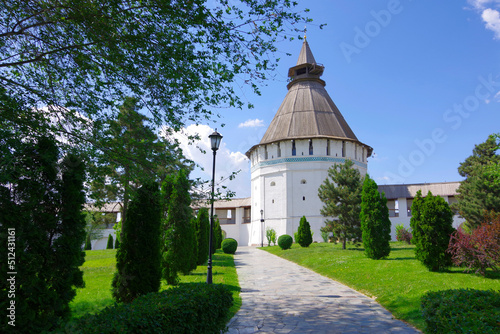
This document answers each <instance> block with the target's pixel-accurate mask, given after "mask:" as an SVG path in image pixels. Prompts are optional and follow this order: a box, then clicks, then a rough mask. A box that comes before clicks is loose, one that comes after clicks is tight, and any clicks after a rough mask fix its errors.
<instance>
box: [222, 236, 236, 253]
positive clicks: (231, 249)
mask: <svg viewBox="0 0 500 334" xmlns="http://www.w3.org/2000/svg"><path fill="white" fill-rule="evenodd" d="M236 248H238V241H236V240H234V239H233V238H227V239H224V240H223V241H222V251H223V252H224V253H226V254H234V253H236Z"/></svg>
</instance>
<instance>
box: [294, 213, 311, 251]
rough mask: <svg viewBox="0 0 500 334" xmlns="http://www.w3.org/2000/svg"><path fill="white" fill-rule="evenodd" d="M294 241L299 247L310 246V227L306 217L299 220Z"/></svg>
mask: <svg viewBox="0 0 500 334" xmlns="http://www.w3.org/2000/svg"><path fill="white" fill-rule="evenodd" d="M296 241H297V242H298V243H299V245H300V246H301V247H309V245H310V244H312V234H311V225H309V222H308V221H307V219H306V216H302V218H300V224H299V229H298V231H297V240H296Z"/></svg>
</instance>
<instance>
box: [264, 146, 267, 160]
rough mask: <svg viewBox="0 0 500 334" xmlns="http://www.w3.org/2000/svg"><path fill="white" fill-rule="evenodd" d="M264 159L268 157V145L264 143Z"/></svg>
mask: <svg viewBox="0 0 500 334" xmlns="http://www.w3.org/2000/svg"><path fill="white" fill-rule="evenodd" d="M264 159H266V160H267V159H268V154H267V145H264Z"/></svg>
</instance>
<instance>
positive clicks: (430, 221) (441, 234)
mask: <svg viewBox="0 0 500 334" xmlns="http://www.w3.org/2000/svg"><path fill="white" fill-rule="evenodd" d="M411 212H412V218H411V220H410V225H411V228H412V230H413V239H412V243H413V244H414V245H415V257H416V258H417V260H419V261H420V262H422V263H423V264H424V266H426V267H427V268H428V269H429V270H430V271H439V270H442V269H444V268H446V267H448V266H450V265H451V256H450V254H448V253H447V252H446V250H447V249H448V245H449V242H450V236H451V234H452V233H453V232H454V228H453V225H452V224H453V212H452V211H451V209H450V207H449V205H448V203H447V202H446V201H445V200H444V199H443V198H442V197H440V196H433V195H432V193H431V192H430V191H429V193H428V194H427V196H426V197H425V198H422V192H421V191H420V190H419V191H418V192H417V196H416V197H415V198H414V200H413V204H412V206H411Z"/></svg>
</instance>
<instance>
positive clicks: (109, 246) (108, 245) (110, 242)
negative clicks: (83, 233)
mask: <svg viewBox="0 0 500 334" xmlns="http://www.w3.org/2000/svg"><path fill="white" fill-rule="evenodd" d="M106 249H113V236H112V235H111V234H110V235H108V244H107V245H106Z"/></svg>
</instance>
